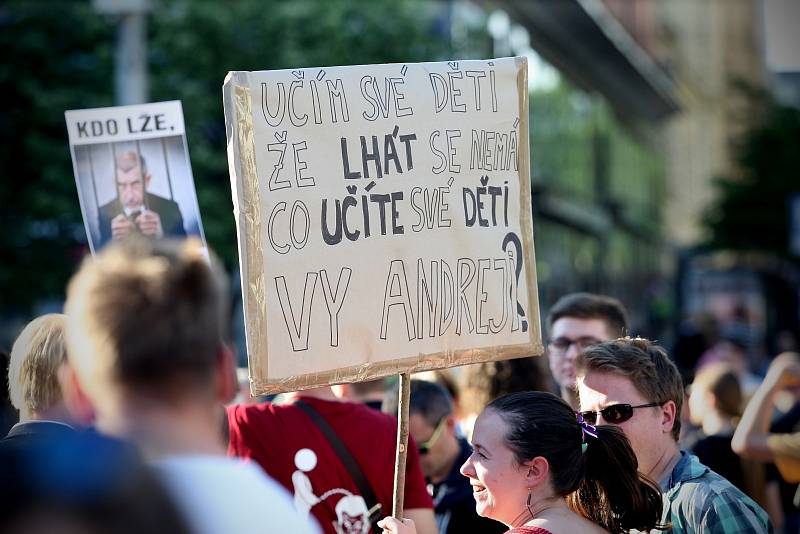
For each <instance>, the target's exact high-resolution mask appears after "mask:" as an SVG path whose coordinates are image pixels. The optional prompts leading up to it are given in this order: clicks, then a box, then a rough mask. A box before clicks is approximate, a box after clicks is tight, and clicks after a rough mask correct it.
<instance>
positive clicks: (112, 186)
mask: <svg viewBox="0 0 800 534" xmlns="http://www.w3.org/2000/svg"><path fill="white" fill-rule="evenodd" d="M64 115H65V116H66V120H67V130H68V132H69V142H70V151H71V153H72V164H73V168H74V171H75V182H76V183H77V186H78V199H79V200H80V203H81V211H82V212H83V221H84V224H85V226H86V235H87V237H88V238H89V247H90V248H91V250H92V253H93V254H94V253H96V252H97V251H98V250H100V249H101V248H102V247H104V246H105V245H106V244H108V243H110V242H111V241H113V240H115V239H123V238H124V237H125V236H128V235H134V234H141V235H145V236H150V237H153V238H162V237H184V236H187V235H194V236H197V237H199V238H200V239H201V240H203V242H205V238H204V236H203V226H202V222H201V220H200V209H199V207H198V205H197V194H196V193H195V188H194V179H193V178H192V168H191V164H190V163H189V151H188V148H187V146H186V136H185V133H184V127H183V109H182V108H181V103H180V102H178V101H173V102H160V103H154V104H142V105H137V106H120V107H111V108H95V109H82V110H73V111H67V112H66V113H65V114H64Z"/></svg>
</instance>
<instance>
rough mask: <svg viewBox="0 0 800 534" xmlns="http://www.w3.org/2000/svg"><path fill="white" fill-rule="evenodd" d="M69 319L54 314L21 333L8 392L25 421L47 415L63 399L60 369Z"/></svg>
mask: <svg viewBox="0 0 800 534" xmlns="http://www.w3.org/2000/svg"><path fill="white" fill-rule="evenodd" d="M65 329H66V317H65V316H64V315H62V314H56V313H51V314H47V315H43V316H41V317H38V318H36V319H34V320H33V321H31V322H30V323H28V325H27V326H26V327H25V328H24V329H23V330H22V332H21V333H20V335H19V337H17V340H16V341H15V342H14V347H13V348H12V349H11V361H10V363H9V366H8V392H9V396H10V397H11V403H12V404H13V405H14V407H15V408H17V409H18V410H19V411H20V415H21V416H22V417H23V418H24V419H28V418H30V417H31V416H32V415H34V414H41V413H43V412H46V411H47V410H49V409H50V408H52V407H53V406H55V405H56V404H58V403H60V402H61V400H62V396H61V387H60V386H59V383H58V370H59V368H60V367H61V365H62V364H63V363H64V360H65V359H66V355H67V347H66V343H65V339H64V331H65Z"/></svg>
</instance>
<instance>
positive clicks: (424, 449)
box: [418, 415, 447, 456]
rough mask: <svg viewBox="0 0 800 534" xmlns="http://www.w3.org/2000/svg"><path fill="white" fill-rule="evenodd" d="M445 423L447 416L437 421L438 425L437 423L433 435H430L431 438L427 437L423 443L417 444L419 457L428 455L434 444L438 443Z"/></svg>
mask: <svg viewBox="0 0 800 534" xmlns="http://www.w3.org/2000/svg"><path fill="white" fill-rule="evenodd" d="M446 422H447V416H446V415H445V416H444V417H442V418H441V419H439V423H437V425H436V429H435V430H434V431H433V434H431V437H429V438H428V439H427V440H426V441H425V442H424V443H420V444H419V447H418V448H419V453H420V455H422V456H425V455H426V454H428V452H430V450H431V447H433V446H434V445H436V442H437V441H439V436H441V435H442V431H443V430H444V427H445V423H446Z"/></svg>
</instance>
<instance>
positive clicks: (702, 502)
mask: <svg viewBox="0 0 800 534" xmlns="http://www.w3.org/2000/svg"><path fill="white" fill-rule="evenodd" d="M575 368H576V377H577V378H576V381H577V390H578V396H579V399H580V409H581V410H582V411H581V412H579V413H580V415H581V416H582V417H583V419H584V420H585V421H586V422H588V423H590V424H598V425H604V424H613V425H617V426H619V427H620V429H622V430H623V431H624V432H625V435H626V436H627V437H628V439H629V440H630V442H631V447H632V448H633V450H634V452H635V453H636V458H637V460H638V461H639V471H641V472H642V473H644V474H645V475H647V476H649V477H650V478H651V479H653V480H654V481H656V482H658V483H659V485H660V486H661V490H662V492H663V493H664V511H663V514H662V517H661V522H662V523H671V524H672V530H670V531H669V532H670V533H671V534H682V533H694V532H703V533H727V532H736V533H738V534H744V533H764V532H773V528H772V524H771V523H770V521H769V518H768V517H767V514H766V513H765V512H764V510H762V509H761V508H760V507H759V506H758V505H757V504H756V503H755V502H754V501H753V500H752V499H750V498H749V497H747V496H746V495H745V494H744V493H742V492H741V491H740V490H739V489H737V488H736V487H735V486H734V485H733V484H731V483H730V482H728V480H726V479H725V478H723V477H721V476H720V475H718V474H717V473H715V472H713V471H711V470H710V469H709V468H708V467H706V466H705V465H703V464H701V463H700V461H699V460H698V459H697V457H696V456H693V455H691V454H689V453H687V452H685V451H682V450H681V449H680V447H679V445H678V436H679V434H680V426H681V423H680V416H681V405H682V403H683V397H684V388H683V382H682V381H681V377H680V374H679V373H678V368H677V367H676V366H675V364H674V363H673V362H672V361H671V360H670V359H669V357H668V356H667V353H666V351H664V349H662V348H661V347H659V346H658V345H655V344H653V343H651V342H650V341H648V340H646V339H641V338H635V339H631V338H622V339H616V340H614V341H607V342H604V343H601V344H598V345H593V346H591V347H588V348H586V349H585V350H584V351H583V352H582V353H581V354H580V355H579V356H578V358H577V360H576V362H575Z"/></svg>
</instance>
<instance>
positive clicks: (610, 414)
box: [578, 402, 664, 425]
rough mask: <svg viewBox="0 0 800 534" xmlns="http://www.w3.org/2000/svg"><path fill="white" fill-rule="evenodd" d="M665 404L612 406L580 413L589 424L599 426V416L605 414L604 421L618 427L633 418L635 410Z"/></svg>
mask: <svg viewBox="0 0 800 534" xmlns="http://www.w3.org/2000/svg"><path fill="white" fill-rule="evenodd" d="M663 404H664V403H663V402H651V403H648V404H640V405H638V406H631V405H630V404H612V405H611V406H606V407H605V408H603V409H602V410H597V411H593V410H588V411H585V412H578V413H579V414H580V416H581V417H583V420H584V421H586V422H587V423H589V424H590V425H595V424H597V414H598V413H600V414H603V421H605V422H606V423H610V424H612V425H618V424H620V423H624V422H625V421H627V420H628V419H630V418H631V417H633V410H635V409H636V408H653V407H655V406H661V405H663Z"/></svg>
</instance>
